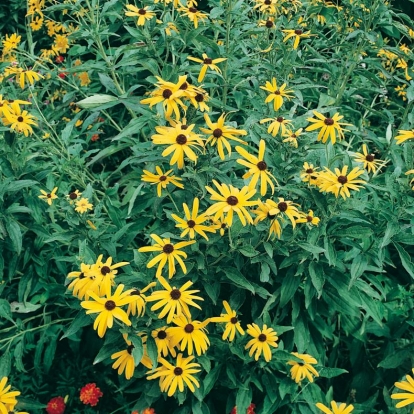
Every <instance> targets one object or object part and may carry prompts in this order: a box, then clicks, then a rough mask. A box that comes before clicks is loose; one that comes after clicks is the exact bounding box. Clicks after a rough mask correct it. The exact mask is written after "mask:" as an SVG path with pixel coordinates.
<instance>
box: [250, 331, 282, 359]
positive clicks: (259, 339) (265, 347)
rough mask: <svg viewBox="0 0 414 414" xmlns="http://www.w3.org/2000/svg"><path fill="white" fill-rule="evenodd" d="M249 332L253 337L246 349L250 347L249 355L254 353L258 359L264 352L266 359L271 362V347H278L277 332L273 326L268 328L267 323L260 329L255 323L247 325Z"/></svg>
mask: <svg viewBox="0 0 414 414" xmlns="http://www.w3.org/2000/svg"><path fill="white" fill-rule="evenodd" d="M247 333H248V334H249V335H250V336H252V337H253V339H251V340H250V341H249V342H248V343H247V344H246V346H245V349H249V348H250V351H249V356H252V355H253V354H254V353H255V355H254V359H255V360H256V361H257V360H258V359H259V357H260V355H262V354H263V356H264V358H265V361H266V362H269V361H270V360H271V359H272V351H271V349H270V347H271V346H272V347H274V348H277V347H278V345H277V342H276V341H277V340H278V337H277V332H275V331H274V330H273V329H272V328H268V327H267V325H266V324H265V325H263V328H262V329H260V328H259V326H258V325H256V324H255V323H253V324H251V325H250V324H249V325H247Z"/></svg>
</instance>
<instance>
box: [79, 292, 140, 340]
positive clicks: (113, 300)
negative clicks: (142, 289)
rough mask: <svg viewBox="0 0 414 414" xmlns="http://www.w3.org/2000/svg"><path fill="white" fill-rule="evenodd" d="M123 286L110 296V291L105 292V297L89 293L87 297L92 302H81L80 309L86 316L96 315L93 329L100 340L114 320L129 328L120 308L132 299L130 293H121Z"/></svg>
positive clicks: (125, 316) (124, 314) (126, 317)
mask: <svg viewBox="0 0 414 414" xmlns="http://www.w3.org/2000/svg"><path fill="white" fill-rule="evenodd" d="M123 289H124V285H122V284H121V285H119V286H118V287H117V288H116V290H115V292H114V294H111V289H110V288H109V290H107V291H106V293H105V296H106V297H98V295H96V293H93V292H90V293H89V296H90V297H91V298H92V299H93V300H89V301H83V302H81V306H82V308H84V309H86V314H87V315H89V314H91V313H98V316H97V318H96V319H95V322H94V324H93V329H95V330H96V331H97V332H98V335H99V337H100V338H103V337H104V335H105V332H106V330H107V329H108V328H112V326H113V324H114V318H116V319H119V320H120V321H121V322H123V323H124V324H125V325H128V326H131V321H130V320H129V319H128V315H127V314H126V312H125V311H124V310H123V309H121V306H124V305H127V304H128V303H131V302H132V301H133V300H134V298H133V297H132V296H131V295H130V293H131V291H130V290H127V291H125V292H123Z"/></svg>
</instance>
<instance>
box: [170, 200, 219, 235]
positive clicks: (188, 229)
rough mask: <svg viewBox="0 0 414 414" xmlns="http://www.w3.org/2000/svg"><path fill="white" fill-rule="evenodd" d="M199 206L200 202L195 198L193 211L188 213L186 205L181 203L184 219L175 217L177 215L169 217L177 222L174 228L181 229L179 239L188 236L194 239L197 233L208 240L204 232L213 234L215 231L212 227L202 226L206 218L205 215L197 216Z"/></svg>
mask: <svg viewBox="0 0 414 414" xmlns="http://www.w3.org/2000/svg"><path fill="white" fill-rule="evenodd" d="M199 204H200V202H199V200H198V198H197V197H196V198H195V199H194V201H193V211H191V212H190V209H189V208H188V205H187V204H186V203H183V209H184V212H185V219H182V218H181V217H179V216H177V214H171V217H172V218H173V219H174V220H175V221H177V222H178V224H176V225H175V227H178V228H180V229H183V232H182V233H181V234H180V237H185V236H186V235H187V234H188V235H189V236H190V239H194V238H195V235H196V233H198V234H199V235H200V236H202V237H204V238H205V239H206V240H208V237H207V235H206V233H205V232H206V231H208V232H212V233H215V230H214V229H213V228H212V227H210V226H206V225H203V223H204V222H205V221H207V220H208V216H207V215H206V214H200V215H198V209H199Z"/></svg>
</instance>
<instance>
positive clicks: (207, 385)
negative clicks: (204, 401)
mask: <svg viewBox="0 0 414 414" xmlns="http://www.w3.org/2000/svg"><path fill="white" fill-rule="evenodd" d="M220 371H221V365H220V364H217V365H216V366H215V367H214V368H213V369H212V370H211V371H210V372H209V373H208V374H207V375H206V377H205V378H204V381H203V385H204V393H203V397H205V396H206V395H208V394H209V392H210V391H211V390H212V389H213V387H214V384H215V383H216V381H217V380H218V378H219V376H220Z"/></svg>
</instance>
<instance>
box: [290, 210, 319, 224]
mask: <svg viewBox="0 0 414 414" xmlns="http://www.w3.org/2000/svg"><path fill="white" fill-rule="evenodd" d="M320 221H321V220H320V218H319V217H315V216H314V215H313V211H312V210H309V212H308V214H303V215H302V216H301V217H300V218H298V219H296V223H309V224H312V225H313V226H317V225H318V224H319V222H320Z"/></svg>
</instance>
